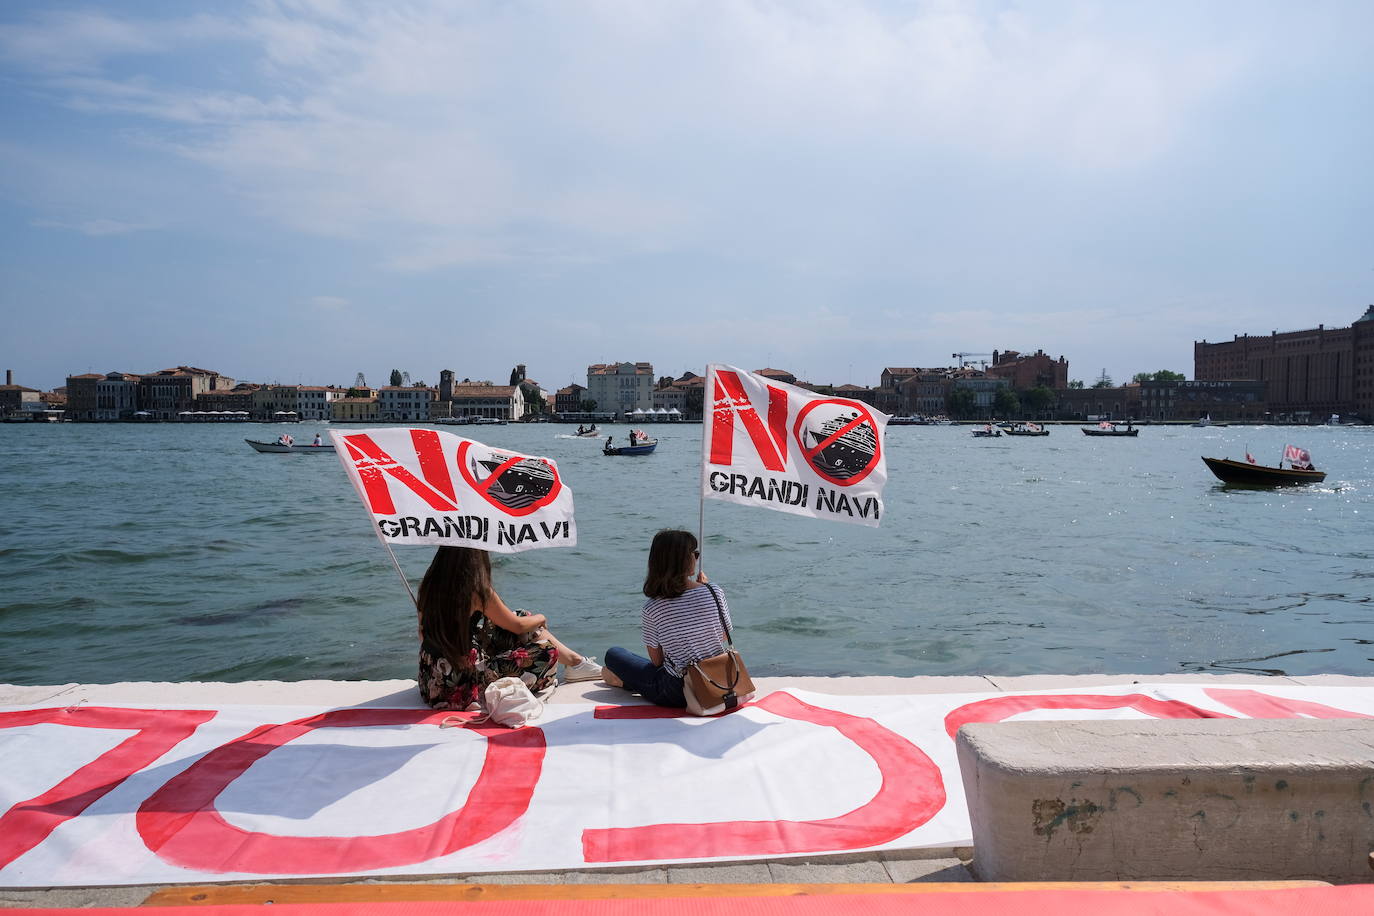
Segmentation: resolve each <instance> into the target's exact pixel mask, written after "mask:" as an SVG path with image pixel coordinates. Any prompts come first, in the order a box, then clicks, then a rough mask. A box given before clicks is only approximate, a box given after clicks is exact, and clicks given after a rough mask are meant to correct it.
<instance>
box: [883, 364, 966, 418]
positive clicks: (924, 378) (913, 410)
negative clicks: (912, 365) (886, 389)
mask: <svg viewBox="0 0 1374 916" xmlns="http://www.w3.org/2000/svg"><path fill="white" fill-rule="evenodd" d="M952 372H953V370H951V369H917V370H916V374H915V375H908V376H905V377H904V378H903V379H902V381H900V382H899V383H898V386H897V394H898V398H897V402H896V413H895V415H896V416H902V417H939V416H944V415H945V414H946V413H947V412H948V407H947V404H948V402H949V390H950V388H951V386H953V384H954V379H953V377H952ZM877 393H878V392H875V394H877ZM879 409H881V408H879ZM887 412H888V413H893V411H887Z"/></svg>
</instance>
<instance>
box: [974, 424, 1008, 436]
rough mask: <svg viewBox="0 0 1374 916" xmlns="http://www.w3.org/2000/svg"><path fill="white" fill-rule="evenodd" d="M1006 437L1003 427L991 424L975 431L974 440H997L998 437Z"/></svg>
mask: <svg viewBox="0 0 1374 916" xmlns="http://www.w3.org/2000/svg"><path fill="white" fill-rule="evenodd" d="M1004 435H1006V433H1004V432H1003V431H1002V427H1000V426H993V425H992V424H991V423H989V424H988V425H987V426H983V427H980V428H978V429H975V430H974V431H973V438H975V439H996V438H997V437H998V436H1004Z"/></svg>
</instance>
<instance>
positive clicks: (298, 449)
mask: <svg viewBox="0 0 1374 916" xmlns="http://www.w3.org/2000/svg"><path fill="white" fill-rule="evenodd" d="M243 441H244V442H247V443H248V444H249V445H251V446H253V449H254V450H255V451H259V452H276V453H278V454H284V455H285V454H290V455H315V454H326V455H332V454H334V443H332V442H326V443H324V444H323V445H310V444H309V443H305V442H281V441H277V442H259V441H258V440H256V439H244V440H243Z"/></svg>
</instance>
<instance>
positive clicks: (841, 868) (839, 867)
mask: <svg viewBox="0 0 1374 916" xmlns="http://www.w3.org/2000/svg"><path fill="white" fill-rule="evenodd" d="M768 872H769V874H771V875H772V877H773V883H774V884H890V883H891V882H892V878H891V877H890V876H889V875H888V873H887V869H886V868H884V867H883V863H882V861H881V860H880V859H879V858H878V856H876V855H874V854H872V853H867V854H847V855H839V856H811V857H798V858H795V859H773V860H771V861H769V863H768Z"/></svg>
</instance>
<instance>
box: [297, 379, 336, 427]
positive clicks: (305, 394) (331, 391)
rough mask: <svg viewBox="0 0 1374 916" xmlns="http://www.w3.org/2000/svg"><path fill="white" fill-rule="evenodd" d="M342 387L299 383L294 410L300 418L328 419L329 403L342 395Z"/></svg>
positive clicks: (329, 413)
mask: <svg viewBox="0 0 1374 916" xmlns="http://www.w3.org/2000/svg"><path fill="white" fill-rule="evenodd" d="M344 393H345V392H344V389H342V388H334V387H332V386H329V385H301V386H300V387H299V388H298V390H297V394H296V403H297V405H298V406H297V407H296V411H297V412H298V413H299V414H300V417H301V419H302V420H328V419H329V418H330V417H331V416H332V412H331V411H330V409H329V405H330V404H332V403H333V402H335V401H337V400H338V399H339V398H341V397H343V396H344Z"/></svg>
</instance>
